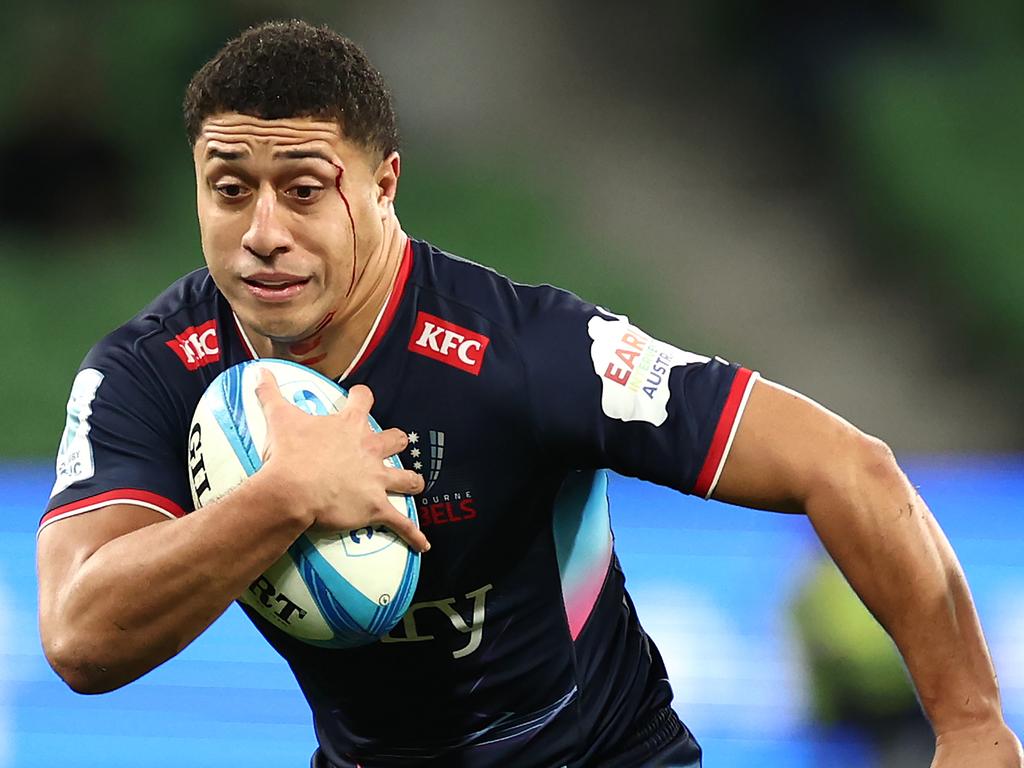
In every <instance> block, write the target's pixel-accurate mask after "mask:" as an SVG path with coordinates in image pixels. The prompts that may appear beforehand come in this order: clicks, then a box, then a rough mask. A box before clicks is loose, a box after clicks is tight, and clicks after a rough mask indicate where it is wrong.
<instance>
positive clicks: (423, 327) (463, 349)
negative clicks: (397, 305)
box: [409, 312, 491, 376]
mask: <svg viewBox="0 0 1024 768" xmlns="http://www.w3.org/2000/svg"><path fill="white" fill-rule="evenodd" d="M490 341H491V340H490V339H489V338H488V337H487V336H484V335H483V334H479V333H475V332H473V331H471V330H469V329H468V328H463V327H462V326H461V325H456V324H455V323H449V322H448V321H447V320H442V319H441V318H440V317H435V316H434V315H431V314H428V313H426V312H420V313H419V314H417V315H416V326H415V327H414V328H413V331H412V338H410V339H409V351H410V352H415V353H416V354H419V355H423V356H425V357H429V358H431V359H432V360H438V361H440V362H442V363H447V364H448V365H450V366H452V367H453V368H458V369H459V370H460V371H465V372H466V373H471V374H473V375H474V376H479V375H480V366H482V365H483V362H484V352H486V351H487V345H488V344H489V343H490Z"/></svg>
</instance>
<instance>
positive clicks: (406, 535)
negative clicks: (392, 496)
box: [381, 502, 430, 552]
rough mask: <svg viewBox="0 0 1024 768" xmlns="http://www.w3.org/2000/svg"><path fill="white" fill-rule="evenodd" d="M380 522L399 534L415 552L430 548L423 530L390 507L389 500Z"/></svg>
mask: <svg viewBox="0 0 1024 768" xmlns="http://www.w3.org/2000/svg"><path fill="white" fill-rule="evenodd" d="M381 523H383V524H384V525H386V526H387V527H388V528H390V529H391V530H392V531H394V532H395V533H396V534H397V535H399V536H401V537H402V539H403V540H404V541H405V543H406V544H408V545H409V546H410V547H412V548H413V549H415V550H416V551H417V552H426V551H427V550H429V549H430V542H429V541H427V537H426V536H424V535H423V531H421V530H420V529H419V527H418V526H417V525H416V523H414V522H413V521H412V520H410V519H409V518H408V517H406V516H405V515H403V514H402V513H401V512H399V511H398V510H397V509H395V508H394V507H392V506H391V504H390V502H389V503H388V505H387V510H385V512H384V515H383V516H382V519H381Z"/></svg>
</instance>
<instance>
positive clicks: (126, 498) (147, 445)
mask: <svg viewBox="0 0 1024 768" xmlns="http://www.w3.org/2000/svg"><path fill="white" fill-rule="evenodd" d="M171 400H172V398H170V397H167V396H166V392H165V391H164V388H163V387H162V385H161V384H160V382H159V379H158V378H157V377H156V376H155V375H154V374H153V372H152V371H151V370H150V369H149V368H148V367H147V365H146V363H145V362H144V361H143V360H142V359H140V358H136V357H133V356H132V355H131V353H130V352H129V351H128V350H126V349H123V348H120V347H117V346H115V345H112V344H110V343H109V341H105V342H101V343H100V344H99V345H97V347H96V348H94V349H93V350H92V351H91V352H90V353H89V355H87V356H86V358H85V360H84V361H83V363H82V367H81V368H80V369H79V371H78V374H77V375H76V376H75V379H74V383H73V384H72V386H71V394H70V396H69V398H68V406H67V421H66V422H65V427H64V433H63V435H62V436H61V440H60V446H59V448H58V450H57V465H56V481H55V483H54V486H53V490H52V491H51V494H50V500H49V503H48V504H47V507H46V513H45V514H44V515H43V518H42V520H41V521H40V528H42V527H44V526H46V525H48V524H49V523H52V522H54V521H56V520H60V519H63V518H65V517H69V516H71V515H76V514H80V513H83V512H88V511H91V510H94V509H98V508H100V507H104V506H109V505H111V504H122V503H124V504H135V505H138V506H143V507H147V508H149V509H153V510H155V511H157V512H160V513H161V514H164V515H166V516H167V517H181V516H183V515H184V514H185V513H186V511H188V510H191V507H192V502H191V494H190V491H189V487H188V478H187V474H186V471H185V467H186V458H185V455H184V452H185V446H184V445H181V446H179V445H177V444H176V443H177V442H179V441H177V440H175V439H174V435H177V434H179V432H180V429H177V430H176V428H175V421H176V419H177V417H176V415H175V413H174V411H173V406H172V404H171Z"/></svg>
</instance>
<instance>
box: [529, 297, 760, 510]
mask: <svg viewBox="0 0 1024 768" xmlns="http://www.w3.org/2000/svg"><path fill="white" fill-rule="evenodd" d="M529 290H530V291H531V292H532V294H533V295H532V296H529V297H528V298H527V300H526V301H525V302H524V304H525V305H526V306H528V307H529V310H528V312H529V318H528V319H525V320H524V322H523V326H522V328H521V335H520V340H521V345H522V348H521V350H520V351H521V354H522V355H523V358H524V360H525V367H526V376H527V385H526V386H527V389H528V390H529V409H530V411H531V415H532V418H533V421H534V428H535V430H536V433H537V435H538V439H539V440H540V441H541V443H542V446H543V448H544V449H546V450H547V451H548V453H549V454H550V455H551V456H552V458H553V459H555V460H563V461H565V462H566V463H568V464H570V465H577V466H579V467H608V468H610V469H613V470H615V471H616V472H619V473H621V474H625V475H630V476H633V477H639V478H641V479H644V480H650V481H652V482H656V483H659V484H661V485H666V486H668V487H671V488H675V489H677V490H680V491H683V492H684V493H692V494H695V495H699V496H702V497H705V498H707V497H710V495H711V493H712V492H713V491H714V488H715V485H716V484H717V482H718V477H719V475H720V473H721V470H722V467H723V466H724V464H725V460H726V457H727V455H728V452H729V448H730V446H731V443H732V438H733V436H734V434H735V430H736V428H737V426H738V424H739V421H740V418H741V416H742V413H743V409H744V407H745V405H746V401H747V397H748V396H749V393H750V389H751V387H752V386H753V383H754V381H755V379H756V378H757V374H756V373H754V372H752V371H750V370H748V369H746V368H743V367H741V366H738V365H733V364H730V363H728V362H726V361H724V360H722V359H721V358H708V357H705V356H703V355H698V354H694V353H692V352H687V351H684V350H682V349H679V348H677V347H675V346H672V345H671V344H667V343H665V342H662V341H659V340H658V339H655V338H653V337H651V336H650V335H649V334H647V333H645V332H644V331H642V330H641V329H640V328H638V327H637V326H635V325H633V324H632V323H631V322H630V321H629V319H628V318H627V317H624V316H621V315H616V314H613V313H611V312H608V311H606V310H603V309H601V308H600V307H596V306H594V305H593V304H588V303H586V302H584V301H582V300H580V299H579V298H577V297H576V296H574V295H572V294H570V293H566V292H564V291H560V290H557V289H554V288H550V287H547V286H540V287H537V288H532V289H529Z"/></svg>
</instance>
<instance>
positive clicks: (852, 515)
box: [806, 450, 1001, 734]
mask: <svg viewBox="0 0 1024 768" xmlns="http://www.w3.org/2000/svg"><path fill="white" fill-rule="evenodd" d="M853 471H854V472H856V481H855V482H853V483H851V484H849V485H847V486H846V487H845V488H844V489H843V491H842V492H840V491H839V486H833V485H823V486H822V487H821V489H820V490H818V491H817V492H816V493H814V494H812V495H811V496H809V497H808V499H807V502H806V512H807V514H808V516H809V517H810V519H811V522H812V523H813V524H814V527H815V529H816V530H817V532H818V535H819V536H820V537H821V540H822V542H823V543H824V544H825V546H826V548H827V549H828V551H829V553H830V554H831V555H832V557H833V559H834V560H835V561H836V563H837V564H838V565H839V567H840V569H841V570H842V571H843V573H844V574H845V575H846V578H847V579H848V580H849V581H850V583H851V585H852V586H853V587H854V589H855V590H856V591H857V593H858V594H859V595H860V597H861V599H862V600H863V601H864V603H865V604H866V605H867V606H868V608H870V609H871V611H872V612H873V613H874V614H875V616H876V617H877V618H878V620H879V621H880V622H881V623H882V625H883V626H884V627H885V628H886V629H887V630H888V632H889V633H890V635H891V636H892V637H893V640H894V641H895V642H896V644H897V646H898V647H899V649H900V651H901V652H902V654H903V657H904V659H905V660H906V662H907V667H908V669H909V671H910V674H911V676H912V677H913V679H914V683H915V686H916V688H917V691H918V694H919V696H920V698H921V703H922V705H923V706H924V708H925V711H926V712H927V714H928V716H929V719H930V720H931V722H932V725H933V727H934V728H935V730H936V732H937V733H940V734H941V733H943V732H948V731H951V730H957V729H960V728H965V727H970V726H972V725H974V724H976V723H978V722H979V721H983V720H989V719H993V718H995V719H998V718H1000V717H1001V712H1000V704H999V691H998V687H997V684H996V677H995V671H994V669H993V666H992V662H991V659H990V657H989V654H988V650H987V648H986V647H985V641H984V637H983V635H982V630H981V626H980V623H979V621H978V616H977V613H976V611H975V609H974V605H973V602H972V599H971V595H970V591H969V589H968V586H967V582H966V579H965V578H964V574H963V571H962V569H961V567H960V564H959V563H958V562H957V559H956V556H955V555H954V553H953V550H952V548H951V547H950V545H949V542H948V541H947V539H946V537H945V535H944V534H943V533H942V531H941V529H940V528H939V526H938V524H937V523H936V522H935V520H934V518H933V517H932V514H931V512H930V511H929V510H928V507H927V506H926V504H925V503H924V501H923V500H922V499H921V498H920V497H919V496H918V495H917V493H916V492H915V491H914V489H913V488H912V487H911V485H910V483H909V482H908V481H907V479H906V477H905V476H904V475H903V473H902V472H900V471H899V470H898V468H897V467H896V465H895V462H894V461H892V460H891V458H890V457H888V456H887V452H885V451H884V450H876V451H873V452H871V453H869V455H868V456H867V457H866V459H865V461H864V462H863V463H862V464H861V466H859V467H857V468H855V469H854V470H853ZM850 487H852V488H853V489H854V490H853V492H850Z"/></svg>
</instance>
